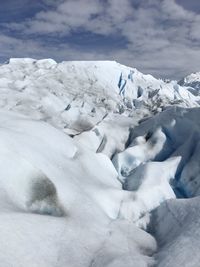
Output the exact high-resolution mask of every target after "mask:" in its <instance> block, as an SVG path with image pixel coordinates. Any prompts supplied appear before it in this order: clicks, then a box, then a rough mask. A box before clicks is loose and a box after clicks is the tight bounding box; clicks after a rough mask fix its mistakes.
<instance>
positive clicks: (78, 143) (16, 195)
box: [0, 58, 200, 267]
mask: <svg viewBox="0 0 200 267" xmlns="http://www.w3.org/2000/svg"><path fill="white" fill-rule="evenodd" d="M199 84H200V82H199V79H198V74H195V75H194V74H193V75H191V76H188V77H186V78H185V79H183V80H182V81H180V82H177V81H163V80H161V79H156V78H154V77H153V76H151V75H146V74H142V73H140V72H139V71H138V70H137V69H134V68H129V67H126V66H123V65H120V64H119V63H117V62H112V61H85V62H79V61H71V62H62V63H56V62H55V61H54V60H52V59H43V60H35V59H29V58H24V59H10V60H9V61H8V62H7V63H6V64H2V65H0V200H1V201H0V221H1V222H0V238H1V248H0V266H2V267H10V266H14V267H15V266H16V267H18V266H20V267H27V266H29V267H36V266H37V267H38V266H41V267H54V266H56V267H60V266H66V267H123V266H126V267H129V266H130V267H132V266H137V267H145V266H146V267H148V266H159V267H165V266H166V267H172V266H173V267H179V266H186V267H198V264H199V261H200V256H199V245H200V237H199V233H198V232H199V231H198V228H199V227H198V226H199V217H200V216H199V215H200V213H199V195H200V175H199V172H200V167H199V166H200V165H199V158H200V122H199V117H200V105H199V103H200V96H199V88H200V87H199Z"/></svg>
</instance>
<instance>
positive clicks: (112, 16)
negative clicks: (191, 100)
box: [0, 0, 200, 79]
mask: <svg viewBox="0 0 200 267" xmlns="http://www.w3.org/2000/svg"><path fill="white" fill-rule="evenodd" d="M10 57H32V58H53V59H55V60H56V61H58V62H59V61H63V60H116V61H118V62H120V63H122V64H126V65H129V66H133V67H136V68H138V69H139V70H140V71H142V72H144V73H151V74H153V75H155V76H156V77H164V78H173V79H174V78H176V79H179V78H181V77H183V76H184V75H186V74H189V73H191V72H194V71H200V1H199V0H6V1H1V5H0V62H4V61H6V60H7V59H8V58H10Z"/></svg>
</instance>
